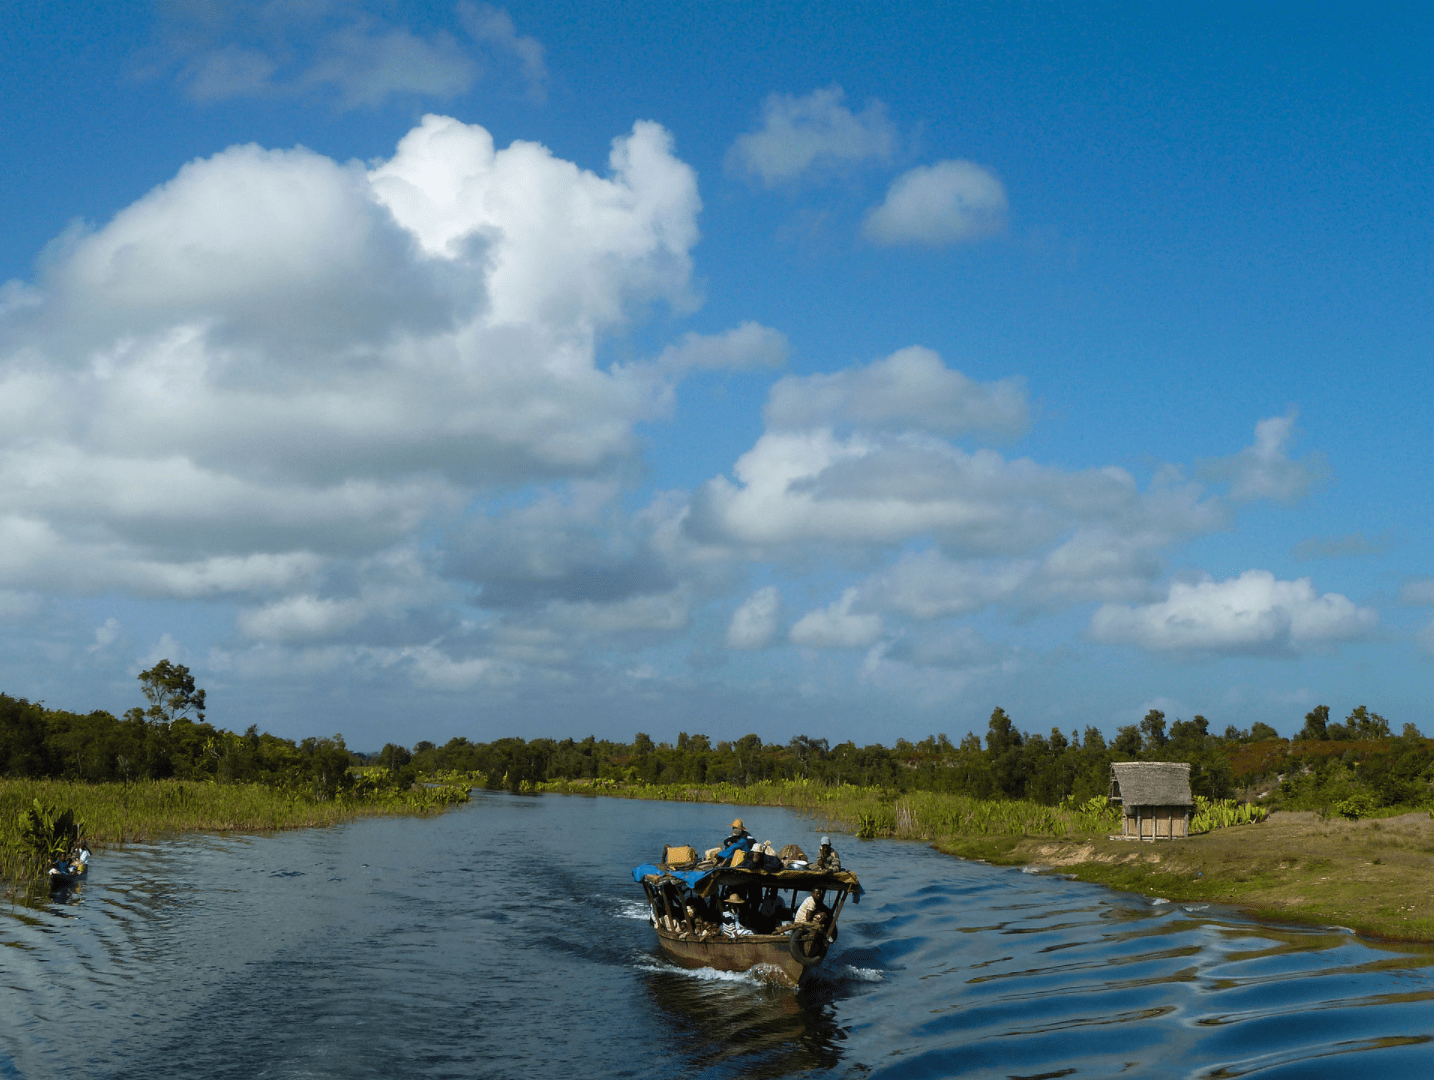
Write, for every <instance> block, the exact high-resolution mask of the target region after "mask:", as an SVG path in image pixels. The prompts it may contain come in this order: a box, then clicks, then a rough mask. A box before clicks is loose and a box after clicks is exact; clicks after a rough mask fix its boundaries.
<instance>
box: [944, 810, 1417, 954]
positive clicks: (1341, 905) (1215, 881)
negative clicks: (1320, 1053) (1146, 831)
mask: <svg viewBox="0 0 1434 1080" xmlns="http://www.w3.org/2000/svg"><path fill="white" fill-rule="evenodd" d="M938 846H939V847H941V848H943V849H944V850H947V851H950V852H951V853H952V854H957V855H964V854H967V853H968V851H969V848H968V847H967V846H966V845H963V844H960V843H954V844H939V845H938ZM995 861H998V862H1002V863H1009V864H1040V865H1046V866H1051V867H1056V868H1059V869H1061V870H1063V871H1065V872H1068V873H1070V874H1072V875H1073V876H1074V877H1076V878H1078V879H1080V880H1081V881H1090V882H1095V883H1097V884H1101V885H1108V886H1111V887H1112V888H1117V889H1126V890H1129V891H1132V892H1139V893H1143V894H1145V895H1147V896H1160V897H1164V898H1166V899H1167V900H1173V901H1186V902H1189V901H1205V902H1211V903H1221V904H1231V905H1235V906H1238V907H1241V908H1244V909H1246V910H1249V911H1252V912H1254V913H1256V914H1258V915H1261V916H1264V917H1268V918H1276V919H1283V920H1287V921H1291V922H1302V923H1311V924H1316V925H1327V924H1333V925H1337V926H1346V927H1349V928H1350V929H1353V930H1358V931H1360V932H1361V933H1364V934H1368V935H1371V936H1374V937H1381V938H1387V939H1390V940H1401V941H1434V821H1431V820H1430V817H1429V815H1428V814H1427V813H1423V812H1421V813H1414V814H1405V815H1402V816H1399V817H1391V818H1383V819H1373V820H1363V821H1349V820H1345V819H1343V818H1322V817H1320V816H1319V815H1317V814H1313V813H1309V812H1296V813H1289V812H1286V813H1276V814H1272V815H1271V816H1270V818H1269V820H1268V821H1265V822H1262V823H1260V824H1255V825H1246V826H1241V827H1239V828H1232V829H1220V830H1216V831H1215V832H1212V833H1209V834H1206V835H1202V836H1194V837H1191V838H1190V839H1189V840H1181V841H1174V842H1161V843H1159V844H1137V843H1129V842H1122V841H1112V840H1107V839H1104V838H1102V837H1091V838H1089V839H1085V840H1078V839H1075V838H1068V839H1064V840H1053V839H1046V838H1041V837H1018V838H1012V842H1011V843H1010V844H1009V846H1007V848H1006V850H1005V851H1004V852H1001V853H998V854H997V856H996V859H995Z"/></svg>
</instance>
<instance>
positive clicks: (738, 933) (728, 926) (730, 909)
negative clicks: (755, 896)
mask: <svg viewBox="0 0 1434 1080" xmlns="http://www.w3.org/2000/svg"><path fill="white" fill-rule="evenodd" d="M746 902H747V898H746V897H745V896H743V895H742V894H741V893H739V892H732V893H728V894H727V899H725V900H723V901H722V933H724V934H726V935H727V936H728V937H748V936H750V935H751V933H752V931H751V930H750V929H748V928H747V927H745V926H743V925H742V919H741V914H740V913H741V910H742V905H744V904H746Z"/></svg>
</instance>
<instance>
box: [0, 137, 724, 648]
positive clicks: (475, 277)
mask: <svg viewBox="0 0 1434 1080" xmlns="http://www.w3.org/2000/svg"><path fill="white" fill-rule="evenodd" d="M609 165H610V172H609V174H608V175H607V176H599V175H597V174H595V173H593V172H590V171H586V170H583V169H580V168H579V167H577V166H576V165H574V164H572V163H570V162H566V161H562V160H560V159H558V158H556V157H554V156H553V155H552V154H551V153H550V152H549V151H547V150H546V149H545V148H543V147H541V146H538V145H536V144H533V143H521V142H520V143H515V144H513V145H512V146H510V147H508V148H506V149H502V150H498V149H495V148H494V146H493V142H492V139H491V137H490V136H489V135H488V133H487V132H486V131H484V130H483V129H482V128H480V127H476V126H469V125H464V124H461V123H458V122H457V121H454V120H450V119H446V118H442V117H436V116H430V117H426V118H425V119H424V121H423V123H422V124H421V125H420V126H419V127H418V128H417V129H415V130H414V131H413V132H411V133H410V134H409V135H408V136H407V137H405V139H404V140H403V141H402V143H401V144H400V147H399V150H398V153H397V154H396V155H395V156H394V157H393V158H392V159H390V160H389V161H388V162H384V163H381V164H379V165H377V166H375V167H373V168H371V169H365V168H363V167H362V166H359V165H357V164H354V163H350V164H340V163H336V162H334V161H331V160H329V159H327V158H324V157H323V156H321V155H318V154H314V153H312V152H309V151H307V150H303V149H297V150H288V151H269V150H262V149H260V148H258V147H254V146H241V147H235V148H232V149H230V150H227V151H224V152H223V153H220V154H217V155H215V156H214V157H211V158H208V159H204V160H200V161H195V162H193V163H191V164H189V165H187V166H185V168H183V169H182V170H181V171H180V173H179V174H178V175H177V176H176V177H174V178H173V179H172V180H171V181H169V182H168V183H166V184H163V185H161V186H160V187H158V188H156V189H155V190H154V191H152V192H151V193H150V194H148V195H147V196H145V197H144V198H143V199H141V200H139V201H138V202H137V203H135V204H134V205H132V206H130V207H128V208H127V209H125V210H123V211H121V212H120V213H119V214H117V215H116V216H115V218H114V219H113V220H112V221H111V222H110V223H108V224H107V225H106V226H104V227H103V228H101V229H99V230H97V231H93V232H87V233H86V232H80V233H75V234H73V235H68V236H66V237H64V238H62V239H61V240H60V241H58V242H57V243H56V244H55V245H52V248H51V249H50V251H49V252H47V254H46V259H45V262H44V265H43V269H42V272H41V274H40V277H39V279H38V281H37V282H36V284H35V285H34V286H28V287H27V286H18V285H12V286H11V287H10V288H9V289H8V292H7V297H8V302H7V304H6V306H5V308H4V311H3V321H0V534H3V535H5V536H7V537H8V538H9V539H10V543H9V544H8V545H5V555H4V557H3V558H0V587H7V586H20V587H28V586H29V584H31V583H36V582H38V581H41V580H44V579H45V578H46V577H49V579H50V580H52V581H54V580H58V581H60V582H62V583H63V588H65V589H67V590H70V591H80V592H85V591H96V590H103V589H106V588H116V589H121V590H125V589H135V590H139V591H142V592H145V593H153V592H156V591H158V592H160V593H163V592H164V591H165V590H166V589H168V590H169V591H170V592H171V594H172V595H177V596H190V595H194V594H195V593H196V591H199V590H202V589H204V588H213V589H215V590H217V591H219V592H222V591H223V590H224V589H225V588H226V587H227V588H232V589H233V590H234V591H235V592H236V593H238V594H241V595H245V594H248V593H250V592H255V591H256V592H257V593H259V594H260V595H268V594H270V593H271V592H272V590H273V589H274V588H283V587H285V585H287V587H289V588H295V587H297V588H298V589H299V591H298V592H295V593H293V594H291V595H290V596H289V597H288V600H287V603H288V605H289V606H288V607H287V608H285V607H282V606H280V607H273V608H272V609H270V608H265V609H262V610H263V612H265V613H263V614H261V613H260V609H255V611H254V612H253V613H251V614H250V615H248V616H246V623H245V625H246V627H247V628H249V629H252V630H254V631H261V630H262V631H263V632H264V633H265V634H272V635H274V636H278V637H286V636H293V633H299V632H300V631H302V630H303V627H304V626H306V625H307V626H312V627H320V626H322V625H325V624H326V622H327V623H331V624H333V625H338V624H339V623H342V622H343V621H344V617H343V616H341V612H343V611H349V610H351V608H349V607H343V606H337V607H336V606H334V605H336V604H339V601H340V599H341V598H337V597H325V596H324V595H322V594H321V593H315V592H312V590H313V588H314V587H315V585H314V578H313V574H314V571H313V569H312V567H311V566H310V567H308V569H306V570H305V571H304V575H303V580H302V581H301V580H299V579H298V578H295V577H294V576H293V571H292V569H291V568H292V567H294V566H298V565H300V564H304V565H306V566H307V563H305V560H311V559H312V558H313V557H315V556H321V557H336V558H344V559H353V558H361V557H365V556H366V554H369V553H373V552H377V551H380V550H382V549H384V548H385V547H387V546H390V545H394V544H399V543H401V542H403V541H405V540H406V539H407V538H408V537H410V536H412V535H414V533H415V531H416V530H418V529H420V528H421V527H425V525H426V524H427V525H431V524H432V523H433V522H434V521H435V520H436V519H439V518H442V517H444V516H448V515H452V514H454V513H456V512H458V511H460V510H461V509H462V507H463V506H464V505H466V504H467V503H468V502H470V501H471V500H472V499H473V497H474V495H475V494H476V493H478V492H481V491H482V490H484V488H485V485H489V484H492V483H498V484H520V483H523V482H527V481H530V480H533V479H543V478H546V477H564V476H582V475H584V474H591V473H594V472H597V471H600V470H601V469H603V468H605V467H606V466H607V464H608V463H610V462H613V461H614V460H618V459H621V458H623V457H625V456H627V455H630V454H631V453H632V452H633V450H634V442H633V438H632V427H633V425H634V424H635V423H636V422H638V421H639V420H643V419H648V418H652V417H655V416H658V415H661V414H662V412H663V411H664V410H665V409H666V408H668V407H669V400H670V394H671V387H670V383H669V382H668V381H667V380H669V379H670V378H671V377H672V375H671V374H669V373H664V370H663V369H662V368H661V367H659V366H656V365H649V366H647V367H641V366H637V365H629V366H627V367H620V368H619V367H614V368H608V369H603V368H600V367H599V366H598V365H597V363H596V351H597V347H598V341H599V337H600V335H601V334H602V333H603V332H604V331H605V330H606V329H608V328H611V327H613V326H615V325H618V324H620V323H622V322H623V321H624V320H626V319H627V318H628V317H629V312H630V310H631V309H632V307H633V305H635V304H638V305H640V304H645V303H648V302H650V301H652V300H663V299H665V300H667V301H669V302H671V303H673V304H675V305H677V306H678V307H679V309H684V310H685V308H686V307H687V306H688V305H689V304H690V302H691V299H690V295H689V293H688V291H687V287H686V283H687V280H688V276H689V273H690V268H691V264H690V257H689V254H688V252H689V249H690V247H691V245H692V244H694V243H695V242H696V239H697V229H696V215H697V212H698V210H699V208H700V201H699V199H698V197H697V190H696V183H695V178H694V177H693V174H692V171H691V170H690V169H689V168H688V167H687V166H686V165H684V164H683V163H682V162H680V161H679V160H677V159H676V158H675V157H674V156H673V153H672V148H671V140H670V138H669V136H668V135H667V133H666V132H665V131H664V130H663V129H662V128H660V127H658V126H657V125H655V124H650V123H639V124H637V125H635V126H634V129H633V131H632V132H631V134H629V135H627V136H624V137H622V138H619V139H617V140H615V141H614V143H613V149H612V154H611V158H610V162H609ZM216 560H219V561H218V562H216ZM61 566H69V567H73V568H74V569H73V570H72V571H70V572H67V573H63V574H58V575H57V574H56V573H55V571H56V568H57V567H61ZM206 567H208V568H209V569H206ZM206 583H207V584H206ZM306 590H307V591H306ZM306 604H307V605H308V606H307V607H305V605H306ZM325 612H327V615H323V614H322V613H325ZM285 626H291V627H293V628H294V630H293V632H292V633H291V632H290V631H288V630H285V629H284V627H285Z"/></svg>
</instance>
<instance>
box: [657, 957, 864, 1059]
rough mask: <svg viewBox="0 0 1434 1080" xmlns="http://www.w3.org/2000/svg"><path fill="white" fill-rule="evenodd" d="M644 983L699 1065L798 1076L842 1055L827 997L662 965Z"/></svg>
mask: <svg viewBox="0 0 1434 1080" xmlns="http://www.w3.org/2000/svg"><path fill="white" fill-rule="evenodd" d="M644 983H645V986H646V989H647V993H648V995H649V997H650V999H651V1001H652V1004H653V1007H654V1008H655V1010H656V1015H657V1017H658V1018H659V1020H660V1023H661V1026H662V1028H663V1029H664V1030H667V1031H670V1032H671V1038H672V1039H673V1040H674V1041H676V1042H678V1043H679V1044H680V1045H681V1046H682V1047H683V1058H684V1059H685V1060H687V1061H688V1062H690V1063H691V1065H693V1066H695V1067H696V1068H697V1070H698V1071H714V1072H723V1073H735V1074H738V1075H741V1076H750V1077H780V1076H792V1075H798V1074H801V1073H807V1072H811V1071H814V1070H830V1069H833V1068H835V1067H836V1065H837V1063H838V1062H839V1061H840V1059H841V1048H840V1042H841V1040H842V1039H843V1038H844V1037H845V1036H844V1033H843V1032H842V1031H841V1028H840V1027H839V1026H838V1024H837V1021H836V1009H835V1006H834V1005H833V1004H832V1002H831V1001H830V1000H825V1001H824V1000H821V997H822V996H823V995H820V994H815V995H814V994H810V993H793V992H792V990H791V989H790V988H786V987H781V986H774V985H769V984H764V983H760V982H758V981H756V980H754V979H752V978H748V977H744V976H740V975H731V974H728V973H722V972H715V971H713V972H704V971H699V972H687V971H682V970H662V969H657V970H653V971H650V972H648V973H647V974H646V975H645V977H644Z"/></svg>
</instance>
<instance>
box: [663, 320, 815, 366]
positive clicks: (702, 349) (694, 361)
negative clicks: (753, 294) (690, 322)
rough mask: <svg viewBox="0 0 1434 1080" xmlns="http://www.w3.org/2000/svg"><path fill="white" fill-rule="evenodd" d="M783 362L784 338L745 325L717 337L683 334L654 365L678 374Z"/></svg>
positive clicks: (767, 328)
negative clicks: (656, 364)
mask: <svg viewBox="0 0 1434 1080" xmlns="http://www.w3.org/2000/svg"><path fill="white" fill-rule="evenodd" d="M786 359H787V336H786V335H785V334H783V333H782V332H781V331H780V330H773V329H772V328H771V327H770V326H763V325H762V324H761V323H755V322H751V321H748V322H744V323H742V324H741V325H739V326H734V327H733V328H732V329H730V330H726V331H724V332H722V333H720V334H698V333H694V332H689V333H687V334H684V335H683V336H682V340H681V341H680V342H677V343H676V344H673V345H669V346H667V348H665V349H663V350H662V355H660V356H659V357H658V358H657V363H658V366H659V367H661V368H663V369H665V370H668V371H675V372H681V371H689V370H694V369H695V370H718V369H722V368H727V369H731V370H742V369H745V368H757V367H780V366H781V365H782V364H783V363H785V362H786Z"/></svg>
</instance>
